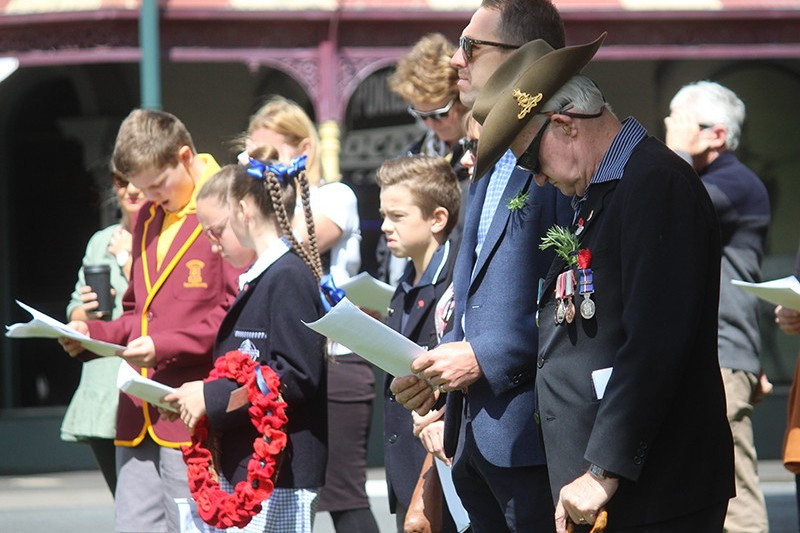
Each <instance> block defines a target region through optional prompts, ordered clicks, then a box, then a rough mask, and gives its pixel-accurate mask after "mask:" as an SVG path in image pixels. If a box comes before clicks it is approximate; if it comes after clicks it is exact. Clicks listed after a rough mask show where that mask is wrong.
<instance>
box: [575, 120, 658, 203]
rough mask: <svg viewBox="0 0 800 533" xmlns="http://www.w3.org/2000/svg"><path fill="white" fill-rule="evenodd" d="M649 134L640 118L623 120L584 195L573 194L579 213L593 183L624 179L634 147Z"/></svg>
mask: <svg viewBox="0 0 800 533" xmlns="http://www.w3.org/2000/svg"><path fill="white" fill-rule="evenodd" d="M646 136H647V130H646V129H644V126H642V125H641V124H640V123H639V121H638V120H636V119H635V118H633V117H628V118H626V119H625V120H624V121H623V122H622V129H620V130H619V132H618V133H617V135H616V137H614V140H613V141H612V142H611V146H609V147H608V150H606V154H605V155H604V156H603V159H602V160H601V161H600V165H599V166H598V167H597V170H596V171H595V172H594V175H593V176H592V179H591V180H589V185H588V186H587V187H586V191H584V195H583V196H577V195H576V196H573V198H572V208H573V209H575V212H576V213H577V211H578V207H579V206H580V204H581V203H582V202H583V201H584V200H585V199H586V197H587V196H588V195H589V189H590V188H591V187H592V183H604V182H607V181H613V180H619V179H622V174H623V172H624V171H625V165H627V164H628V159H630V157H631V153H632V152H633V149H634V148H635V147H636V145H637V144H639V143H640V142H641V141H642V139H644V138H645V137H646Z"/></svg>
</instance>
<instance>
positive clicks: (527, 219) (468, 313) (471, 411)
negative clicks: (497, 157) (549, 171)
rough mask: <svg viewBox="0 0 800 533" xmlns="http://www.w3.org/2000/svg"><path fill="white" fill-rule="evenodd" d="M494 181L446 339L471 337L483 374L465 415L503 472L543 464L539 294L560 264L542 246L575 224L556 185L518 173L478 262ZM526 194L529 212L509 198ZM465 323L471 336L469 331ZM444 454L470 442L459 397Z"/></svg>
mask: <svg viewBox="0 0 800 533" xmlns="http://www.w3.org/2000/svg"><path fill="white" fill-rule="evenodd" d="M488 184H489V178H488V177H487V178H484V179H482V180H479V181H478V182H477V183H473V184H472V186H471V187H470V191H469V195H470V197H469V200H468V209H467V218H466V221H465V224H464V234H463V236H462V240H461V246H460V248H459V253H458V259H457V260H456V267H455V272H454V274H453V283H454V287H455V299H456V312H455V316H454V317H453V330H452V331H451V332H450V334H449V335H448V336H447V337H445V339H443V342H444V341H458V340H462V339H465V340H467V341H468V342H470V344H471V345H472V349H473V350H474V352H475V355H476V357H477V359H478V363H479V364H480V367H481V369H482V371H483V376H482V377H481V378H480V379H479V380H478V381H477V382H475V383H474V384H472V385H470V387H469V392H468V394H467V395H466V416H467V420H468V421H471V422H472V430H473V433H474V435H475V440H476V442H477V444H478V448H479V449H480V451H481V454H482V455H483V456H484V458H486V460H488V461H489V462H490V463H492V464H494V465H496V466H501V467H512V466H530V465H541V464H544V454H543V452H542V448H541V445H540V442H539V429H538V427H537V424H536V422H535V421H534V419H533V412H534V392H533V387H534V379H535V377H536V347H537V341H538V331H537V328H536V294H537V288H538V280H539V279H540V278H543V277H544V276H545V274H546V273H547V269H548V267H549V266H550V263H551V262H552V260H553V257H554V256H553V253H552V252H550V251H546V252H543V251H541V250H539V247H538V244H539V241H540V239H541V237H542V236H543V235H544V234H545V232H546V231H547V229H548V228H549V227H551V226H552V225H553V224H556V223H558V224H562V225H563V224H568V223H569V222H570V221H571V220H572V210H571V209H570V207H569V199H567V198H566V197H565V196H563V195H561V194H558V192H557V191H556V189H555V188H554V187H552V186H550V185H547V186H545V187H542V188H539V187H537V186H536V184H535V182H534V181H533V177H532V176H531V175H530V174H529V173H527V172H523V171H522V170H521V169H515V170H514V172H513V173H512V174H511V177H510V178H509V181H508V184H507V186H506V188H505V191H504V192H503V195H502V199H501V200H500V203H499V204H498V207H497V211H496V212H495V215H494V218H493V219H492V222H491V225H490V226H489V230H488V233H487V235H486V239H485V241H484V244H483V248H482V250H481V254H480V256H479V257H477V258H476V257H474V255H475V253H474V252H475V246H476V239H477V229H478V222H479V220H480V214H481V209H482V207H483V202H484V198H485V197H486V189H487V186H488ZM520 192H527V193H528V196H527V200H526V202H525V204H524V206H522V208H520V209H517V210H513V211H512V210H510V209H508V207H507V203H508V200H509V199H510V198H513V197H514V196H516V195H517V194H518V193H520ZM462 317H463V319H464V322H465V324H466V326H465V327H466V337H465V336H464V331H463V329H462ZM447 396H448V398H447V411H446V414H445V452H446V453H447V454H448V456H454V454H455V452H456V442H457V441H458V439H459V436H461V437H463V433H464V429H465V428H463V427H461V426H462V424H461V418H462V403H463V401H464V398H465V395H464V394H463V393H461V392H459V391H456V392H453V393H450V394H448V395H447Z"/></svg>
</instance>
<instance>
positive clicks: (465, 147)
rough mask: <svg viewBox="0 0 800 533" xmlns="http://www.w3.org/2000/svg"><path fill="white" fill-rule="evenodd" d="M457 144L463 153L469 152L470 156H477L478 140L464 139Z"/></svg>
mask: <svg viewBox="0 0 800 533" xmlns="http://www.w3.org/2000/svg"><path fill="white" fill-rule="evenodd" d="M459 142H460V143H461V149H462V151H463V152H464V153H467V152H470V153H471V154H472V155H478V139H470V138H469V137H464V138H462V139H461V140H460V141H459Z"/></svg>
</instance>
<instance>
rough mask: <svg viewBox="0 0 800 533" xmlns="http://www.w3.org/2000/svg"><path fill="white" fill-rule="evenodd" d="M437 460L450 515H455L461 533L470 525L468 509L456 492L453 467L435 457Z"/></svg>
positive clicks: (457, 527) (454, 520) (457, 529)
mask: <svg viewBox="0 0 800 533" xmlns="http://www.w3.org/2000/svg"><path fill="white" fill-rule="evenodd" d="M435 462H436V472H437V473H438V474H439V481H441V483H442V493H443V494H444V501H445V502H446V503H447V508H448V509H449V510H450V516H452V517H453V522H455V524H456V531H458V532H459V533H460V532H462V531H465V530H466V529H467V528H468V527H469V515H468V514H467V510H466V509H464V505H463V504H462V503H461V498H459V497H458V494H456V487H455V485H454V484H453V473H452V471H451V468H450V467H449V466H447V465H446V464H444V462H442V460H441V459H435Z"/></svg>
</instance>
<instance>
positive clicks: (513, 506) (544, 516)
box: [453, 424, 555, 533]
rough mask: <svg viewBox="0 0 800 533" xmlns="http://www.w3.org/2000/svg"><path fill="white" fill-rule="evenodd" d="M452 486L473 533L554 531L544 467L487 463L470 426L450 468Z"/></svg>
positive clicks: (542, 532)
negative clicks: (503, 465)
mask: <svg viewBox="0 0 800 533" xmlns="http://www.w3.org/2000/svg"><path fill="white" fill-rule="evenodd" d="M498 438H500V437H498ZM453 482H454V483H455V486H456V491H457V492H458V495H459V496H460V497H461V503H463V504H464V507H465V508H466V509H467V512H468V513H469V518H470V522H471V527H472V531H473V532H474V533H502V532H513V533H516V532H519V533H523V532H524V533H552V532H553V531H555V523H554V518H553V515H554V514H555V509H554V507H553V500H552V497H551V495H550V480H549V478H548V475H547V467H546V466H544V465H541V466H524V467H513V468H503V467H498V466H495V465H493V464H491V463H489V462H488V461H487V460H486V459H484V457H483V456H482V455H481V453H480V450H478V446H477V444H476V443H475V437H474V435H473V434H472V426H471V424H468V425H467V427H466V433H465V440H464V448H463V450H462V451H461V455H460V456H459V457H458V459H457V460H456V462H455V463H454V465H453Z"/></svg>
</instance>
